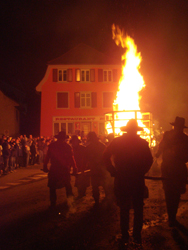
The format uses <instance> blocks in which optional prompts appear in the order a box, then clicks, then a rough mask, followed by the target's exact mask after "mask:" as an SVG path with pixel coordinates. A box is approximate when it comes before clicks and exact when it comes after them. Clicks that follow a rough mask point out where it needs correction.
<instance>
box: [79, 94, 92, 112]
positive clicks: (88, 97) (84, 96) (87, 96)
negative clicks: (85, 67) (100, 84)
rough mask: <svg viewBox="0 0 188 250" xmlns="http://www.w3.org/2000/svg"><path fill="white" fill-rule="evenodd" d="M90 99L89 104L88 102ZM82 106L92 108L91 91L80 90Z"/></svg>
mask: <svg viewBox="0 0 188 250" xmlns="http://www.w3.org/2000/svg"><path fill="white" fill-rule="evenodd" d="M88 100H89V102H90V103H89V105H88V104H87V102H88ZM83 103H84V105H83ZM80 108H91V92H80Z"/></svg>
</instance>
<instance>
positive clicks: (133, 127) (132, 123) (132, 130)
mask: <svg viewBox="0 0 188 250" xmlns="http://www.w3.org/2000/svg"><path fill="white" fill-rule="evenodd" d="M142 130H143V128H142V127H139V126H138V123H137V120H135V119H130V120H129V121H128V122H127V125H126V126H124V127H121V131H123V132H127V134H132V135H135V134H137V132H138V131H142Z"/></svg>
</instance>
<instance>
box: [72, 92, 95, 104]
mask: <svg viewBox="0 0 188 250" xmlns="http://www.w3.org/2000/svg"><path fill="white" fill-rule="evenodd" d="M74 107H75V108H80V107H81V108H84V107H85V108H90V107H91V108H96V107H97V92H75V93H74Z"/></svg>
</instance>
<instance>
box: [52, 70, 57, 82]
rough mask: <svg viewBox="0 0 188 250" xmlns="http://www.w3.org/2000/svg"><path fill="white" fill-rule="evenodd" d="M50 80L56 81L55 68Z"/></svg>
mask: <svg viewBox="0 0 188 250" xmlns="http://www.w3.org/2000/svg"><path fill="white" fill-rule="evenodd" d="M52 80H53V82H57V69H53V73H52Z"/></svg>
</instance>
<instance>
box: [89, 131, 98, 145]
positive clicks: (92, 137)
mask: <svg viewBox="0 0 188 250" xmlns="http://www.w3.org/2000/svg"><path fill="white" fill-rule="evenodd" d="M98 140H99V139H98V137H97V134H96V133H95V132H94V131H90V132H89V133H88V134H87V142H89V143H90V142H96V141H98Z"/></svg>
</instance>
